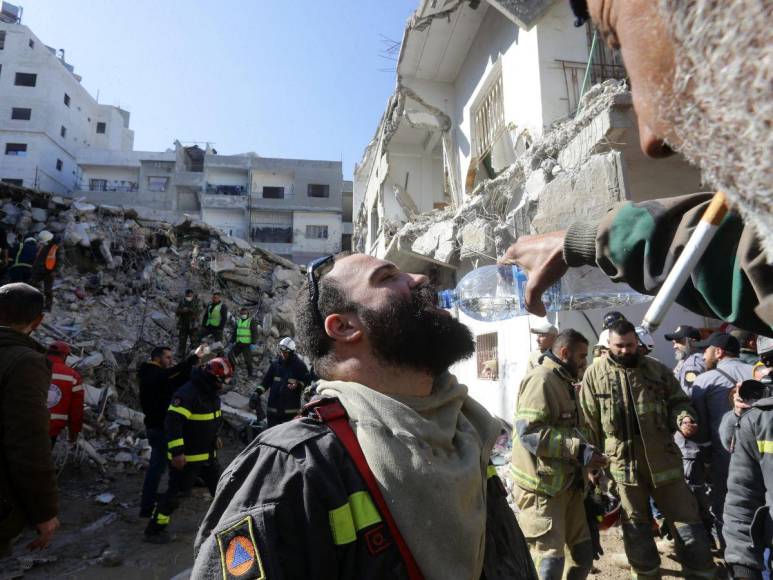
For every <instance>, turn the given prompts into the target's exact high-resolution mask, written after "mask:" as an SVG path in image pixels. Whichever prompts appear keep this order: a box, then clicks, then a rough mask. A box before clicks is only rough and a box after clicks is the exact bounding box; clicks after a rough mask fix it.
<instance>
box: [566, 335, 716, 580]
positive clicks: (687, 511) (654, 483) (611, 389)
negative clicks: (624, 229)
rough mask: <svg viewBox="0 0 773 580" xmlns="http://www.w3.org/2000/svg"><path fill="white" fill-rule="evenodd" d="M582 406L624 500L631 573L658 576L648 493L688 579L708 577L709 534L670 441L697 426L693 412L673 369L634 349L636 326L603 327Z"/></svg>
mask: <svg viewBox="0 0 773 580" xmlns="http://www.w3.org/2000/svg"><path fill="white" fill-rule="evenodd" d="M580 406H581V409H582V415H583V418H584V424H585V428H586V429H587V431H588V434H589V442H590V443H591V444H593V445H596V446H599V447H600V448H601V446H603V450H604V453H605V454H606V455H608V456H609V459H610V467H609V474H610V475H611V477H612V479H613V480H614V481H615V482H616V484H617V492H618V493H619V495H620V500H621V503H622V521H623V543H624V546H625V553H626V556H627V558H628V561H629V563H630V565H631V574H632V576H633V577H635V578H660V556H659V555H658V550H657V548H656V546H655V541H654V539H653V537H652V523H651V516H650V508H649V497H650V496H651V497H653V498H654V500H655V502H656V503H657V506H658V508H659V509H660V511H661V512H662V513H663V515H664V516H665V518H666V519H667V520H668V521H669V522H670V524H671V526H672V535H674V537H675V538H676V549H677V553H678V555H679V561H680V563H681V565H682V567H683V568H684V571H685V573H686V575H687V577H688V578H714V565H713V561H712V557H711V553H710V540H709V535H708V533H707V532H706V530H705V529H704V527H703V524H702V522H701V519H700V515H699V513H698V505H697V502H696V500H695V498H694V497H693V495H692V493H690V490H689V488H688V487H687V485H686V484H685V482H684V478H683V476H682V458H681V456H680V454H679V450H678V449H677V447H676V445H675V444H674V442H673V439H672V433H673V432H674V431H675V430H677V429H678V430H680V431H681V432H682V434H683V435H684V436H685V437H687V438H690V437H692V436H693V435H695V433H696V432H697V428H698V427H697V425H696V423H695V411H693V410H692V408H691V407H690V404H689V400H688V398H687V395H685V394H684V392H683V391H682V389H681V388H680V387H679V384H678V383H677V382H676V379H675V378H674V376H673V374H672V373H671V371H670V370H669V369H668V368H667V367H665V366H664V365H662V364H661V363H659V362H658V361H656V360H655V359H652V358H649V357H642V356H641V355H640V354H639V353H638V340H637V337H636V331H635V328H634V326H633V325H632V324H631V323H630V322H627V321H624V320H621V321H618V322H616V323H615V324H613V325H612V327H611V328H610V329H609V354H608V356H607V357H605V358H604V359H602V360H600V361H599V362H598V363H596V364H595V365H592V366H591V367H590V368H588V369H587V370H586V371H585V376H584V378H583V381H582V387H581V389H580Z"/></svg>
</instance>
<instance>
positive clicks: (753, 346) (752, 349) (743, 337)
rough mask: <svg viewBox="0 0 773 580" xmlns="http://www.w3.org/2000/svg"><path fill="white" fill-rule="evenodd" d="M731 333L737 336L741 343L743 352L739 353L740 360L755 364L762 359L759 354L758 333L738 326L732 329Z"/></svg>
mask: <svg viewBox="0 0 773 580" xmlns="http://www.w3.org/2000/svg"><path fill="white" fill-rule="evenodd" d="M730 335H731V336H733V337H735V339H736V340H737V341H738V344H740V345H741V353H740V354H739V355H738V360H740V361H741V362H742V363H746V364H747V365H754V364H756V363H757V361H758V360H760V357H759V355H758V354H757V335H756V334H753V333H751V332H747V331H746V330H741V329H740V328H736V329H734V330H731V331H730Z"/></svg>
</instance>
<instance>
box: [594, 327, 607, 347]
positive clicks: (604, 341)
mask: <svg viewBox="0 0 773 580" xmlns="http://www.w3.org/2000/svg"><path fill="white" fill-rule="evenodd" d="M596 346H603V347H604V348H609V329H607V328H605V329H604V330H602V331H601V334H599V341H598V342H597V343H596Z"/></svg>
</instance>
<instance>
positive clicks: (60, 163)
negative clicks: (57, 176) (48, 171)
mask: <svg viewBox="0 0 773 580" xmlns="http://www.w3.org/2000/svg"><path fill="white" fill-rule="evenodd" d="M63 165H64V164H63V163H62V160H61V159H57V160H56V170H57V171H61V170H62V166H63Z"/></svg>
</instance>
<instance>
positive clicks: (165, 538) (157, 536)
mask: <svg viewBox="0 0 773 580" xmlns="http://www.w3.org/2000/svg"><path fill="white" fill-rule="evenodd" d="M175 538H176V536H174V535H172V534H170V533H169V532H168V531H167V530H165V529H164V530H161V531H159V532H153V533H148V532H147V530H146V531H145V536H144V537H143V541H144V542H147V543H149V544H168V543H170V542H172V541H174V540H175Z"/></svg>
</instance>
